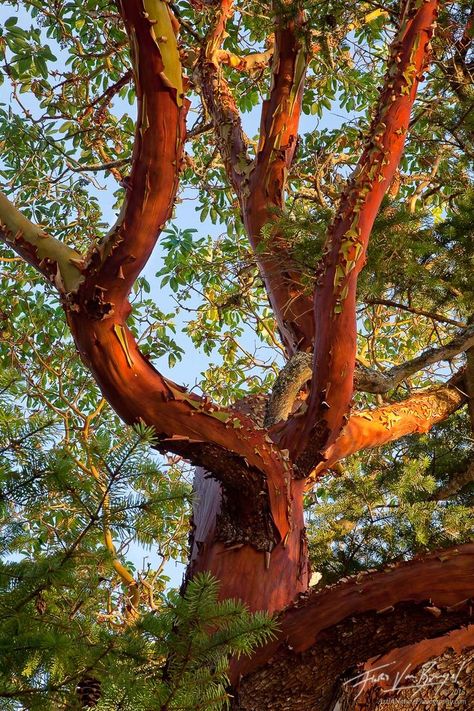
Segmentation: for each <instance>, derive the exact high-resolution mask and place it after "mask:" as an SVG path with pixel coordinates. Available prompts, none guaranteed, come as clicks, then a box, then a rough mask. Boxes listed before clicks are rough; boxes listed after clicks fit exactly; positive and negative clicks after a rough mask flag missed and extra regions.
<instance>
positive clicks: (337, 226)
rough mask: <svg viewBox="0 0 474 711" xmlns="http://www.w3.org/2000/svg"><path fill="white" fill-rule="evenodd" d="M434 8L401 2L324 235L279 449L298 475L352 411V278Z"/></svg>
mask: <svg viewBox="0 0 474 711" xmlns="http://www.w3.org/2000/svg"><path fill="white" fill-rule="evenodd" d="M437 5H438V4H437V2H436V0H431V1H430V2H423V3H417V4H416V5H413V7H412V5H411V3H407V5H406V8H405V9H406V12H405V13H404V14H403V20H402V25H401V27H400V28H399V32H398V34H397V36H396V38H395V40H394V42H393V43H392V46H391V50H390V58H389V64H388V70H387V74H386V78H385V84H384V87H383V89H382V92H381V94H380V99H379V102H378V105H377V107H376V111H375V116H374V119H373V121H372V124H371V128H370V131H369V137H368V140H367V144H366V148H365V150H364V152H363V154H362V156H361V159H360V160H359V163H358V165H357V168H356V170H355V171H354V174H353V175H352V177H351V179H350V180H349V182H348V185H347V188H346V190H345V193H344V195H343V197H342V199H341V203H340V208H339V211H338V215H337V218H336V219H335V221H334V223H333V224H332V226H331V227H330V229H329V233H328V237H327V241H326V245H325V250H324V257H323V260H322V263H321V265H320V269H319V274H318V276H317V283H316V289H315V328H316V334H317V338H316V341H315V356H314V363H313V371H314V375H313V381H312V388H311V394H310V399H309V405H308V410H307V413H306V417H305V418H304V420H303V422H301V418H299V419H296V418H293V420H289V422H288V424H287V427H286V430H285V433H284V435H283V436H282V437H281V438H280V443H281V444H282V446H284V447H286V448H288V449H289V450H290V452H291V453H292V454H293V455H294V456H295V457H296V460H297V465H298V467H299V469H300V471H301V473H302V474H303V475H307V474H308V473H309V472H310V471H311V469H312V468H313V467H314V466H315V465H317V463H318V461H319V460H320V459H321V456H322V451H323V450H324V449H326V448H327V447H328V446H330V445H331V444H332V443H333V442H334V441H335V440H336V438H337V437H338V435H339V432H340V430H341V428H342V426H343V424H344V417H346V416H347V413H348V411H349V408H350V402H351V399H352V394H353V387H354V369H355V359H356V314H355V305H356V287H357V276H358V274H359V272H360V270H361V269H362V266H363V264H364V261H365V254H366V250H367V245H368V241H369V237H370V233H371V230H372V226H373V223H374V220H375V217H376V215H377V212H378V210H379V208H380V205H381V202H382V199H383V196H384V194H385V192H386V190H387V188H388V187H389V185H390V182H391V180H392V177H393V175H394V173H395V170H396V168H397V166H398V164H399V161H400V158H401V156H402V152H403V145H404V142H405V134H406V132H407V129H408V123H409V119H410V112H411V108H412V106H413V102H414V100H415V96H416V92H417V88H418V84H419V81H420V79H421V76H422V72H423V70H424V68H425V66H426V63H427V61H428V57H429V51H430V39H431V36H432V35H433V32H434V29H433V28H434V26H435V20H436V15H437Z"/></svg>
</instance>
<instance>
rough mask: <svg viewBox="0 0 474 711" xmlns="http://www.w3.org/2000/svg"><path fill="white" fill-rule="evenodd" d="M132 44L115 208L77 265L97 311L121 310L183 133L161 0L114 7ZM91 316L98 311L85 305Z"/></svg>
mask: <svg viewBox="0 0 474 711" xmlns="http://www.w3.org/2000/svg"><path fill="white" fill-rule="evenodd" d="M121 11H122V16H123V19H124V22H125V26H126V29H127V33H128V36H129V39H130V46H131V50H132V62H133V70H134V78H135V88H136V94H137V101H138V118H137V125H136V132H135V143H134V150H133V156H132V170H131V174H130V177H129V178H128V179H127V185H126V196H125V201H124V205H123V207H122V210H121V213H120V216H119V218H118V220H117V223H116V224H115V226H114V227H113V228H112V229H111V231H110V232H109V234H108V236H107V237H106V238H105V240H104V241H103V243H102V244H101V245H100V246H99V248H94V249H93V250H92V252H91V253H90V255H89V258H88V261H87V264H86V265H85V266H84V272H85V273H86V279H85V282H84V284H83V285H82V287H81V293H80V294H79V296H78V298H77V302H78V303H80V304H81V308H85V309H86V310H89V311H92V312H93V311H94V309H96V308H97V298H96V291H97V288H100V289H101V293H102V295H103V298H102V302H103V303H104V304H107V306H104V307H103V309H104V310H103V313H102V314H101V315H102V316H103V315H106V313H110V312H111V311H112V310H115V312H118V311H119V310H122V311H126V309H127V308H128V307H127V304H126V297H127V296H128V294H129V292H130V289H131V288H132V285H133V283H134V281H135V279H136V278H137V276H138V274H139V273H140V271H141V270H142V269H143V267H144V265H145V264H146V262H147V260H148V258H149V256H150V254H151V252H152V250H153V247H154V246H155V243H156V240H157V238H158V235H159V233H160V231H161V229H162V227H163V225H164V223H165V222H166V220H167V219H168V217H169V216H170V214H171V211H172V208H173V203H174V199H175V196H176V190H177V186H178V172H179V165H180V161H181V158H182V153H183V142H184V137H185V124H184V121H185V114H186V111H187V106H188V102H187V101H186V100H185V99H184V89H183V79H182V68H181V63H180V58H179V52H178V46H177V40H176V34H175V33H176V21H175V19H174V17H173V16H172V14H171V11H170V9H169V7H168V4H167V3H166V2H164V1H163V0H145V2H144V3H142V2H139V0H134V1H133V2H124V3H122V7H121ZM91 315H93V316H94V317H95V316H97V315H98V314H97V313H92V314H91Z"/></svg>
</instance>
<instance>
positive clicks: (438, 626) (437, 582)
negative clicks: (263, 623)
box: [233, 544, 474, 711]
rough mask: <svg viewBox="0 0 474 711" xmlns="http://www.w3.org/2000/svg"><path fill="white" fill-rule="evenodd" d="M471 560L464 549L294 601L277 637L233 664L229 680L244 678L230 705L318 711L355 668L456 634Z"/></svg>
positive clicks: (473, 549)
mask: <svg viewBox="0 0 474 711" xmlns="http://www.w3.org/2000/svg"><path fill="white" fill-rule="evenodd" d="M473 560H474V544H467V545H464V546H460V547H458V548H455V549H451V550H445V551H440V552H437V553H432V554H430V555H429V556H426V557H425V558H417V559H415V560H412V561H410V562H408V563H403V564H399V565H396V566H393V567H391V568H388V569H386V570H384V571H381V572H372V573H365V574H359V575H357V576H356V577H353V578H349V579H347V578H346V579H343V580H342V581H341V582H340V583H338V584H337V585H335V586H333V587H330V588H325V589H323V590H321V591H316V592H309V593H307V594H305V595H303V596H301V597H300V598H299V600H298V601H297V602H296V603H295V604H294V605H293V606H291V607H289V608H287V610H286V611H285V612H283V613H282V615H281V617H280V632H279V634H278V639H277V640H276V641H274V642H273V643H270V644H268V645H266V646H265V647H263V648H261V649H259V650H257V652H256V653H255V654H254V656H253V658H252V659H251V660H242V661H241V662H237V663H236V664H235V665H234V669H233V678H234V679H237V675H238V674H239V673H240V674H243V676H244V678H243V681H242V682H241V683H240V685H239V690H238V702H239V706H238V707H237V706H236V707H237V708H239V709H241V710H242V711H256V709H261V708H264V707H266V708H272V710H273V711H290V710H292V709H294V708H296V707H297V708H298V709H299V711H309V710H310V709H311V710H312V709H315V708H317V709H319V710H320V711H325V709H328V708H330V704H331V701H332V699H333V694H334V691H335V689H336V687H337V682H338V679H339V678H340V677H341V675H342V674H344V673H345V672H346V671H347V670H348V669H352V668H353V667H354V666H355V665H356V664H358V663H359V662H363V661H366V660H367V659H368V658H370V657H373V656H375V655H377V654H383V653H386V652H388V651H389V650H390V649H393V648H394V647H397V646H402V645H404V644H413V643H415V642H418V641H420V640H423V639H425V638H431V637H439V636H440V635H441V634H444V633H446V632H449V631H450V630H454V629H459V628H460V627H462V626H463V625H465V624H467V623H468V622H469V621H470V620H471V605H470V604H469V599H470V598H472V597H473V596H474V567H473ZM295 700H296V701H297V703H296V704H295Z"/></svg>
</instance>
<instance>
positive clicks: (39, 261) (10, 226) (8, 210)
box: [0, 193, 83, 294]
mask: <svg viewBox="0 0 474 711" xmlns="http://www.w3.org/2000/svg"><path fill="white" fill-rule="evenodd" d="M0 240H1V241H2V242H5V244H7V245H8V246H9V247H11V248H12V249H13V250H14V251H15V252H16V253H17V254H19V255H20V256H21V257H23V259H25V260H26V261H27V262H28V263H29V264H31V265H32V266H33V267H35V268H36V269H37V270H38V271H39V272H41V273H42V274H43V275H44V276H45V277H46V278H47V279H48V280H49V281H51V282H53V284H55V285H56V287H57V288H58V290H59V291H60V292H61V293H63V294H64V293H65V292H67V291H70V290H73V289H77V287H78V286H79V284H80V282H81V281H82V279H83V277H82V276H81V273H80V271H79V268H78V265H79V264H80V263H81V255H80V254H79V252H76V250H74V249H72V248H71V247H68V246H67V245H66V244H64V243H63V242H60V241H59V240H57V239H54V237H51V235H48V233H47V232H46V231H45V230H44V229H43V227H42V226H40V225H35V224H34V223H33V222H30V220H28V218H27V217H25V216H24V215H22V213H21V212H19V210H17V209H16V207H15V206H14V205H13V204H12V203H11V202H10V201H9V200H8V198H7V197H5V195H4V194H3V193H0Z"/></svg>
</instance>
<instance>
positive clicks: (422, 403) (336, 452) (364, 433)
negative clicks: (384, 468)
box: [311, 376, 467, 479]
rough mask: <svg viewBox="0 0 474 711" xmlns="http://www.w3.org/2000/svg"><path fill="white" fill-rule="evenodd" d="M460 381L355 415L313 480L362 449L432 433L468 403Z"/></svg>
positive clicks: (319, 465)
mask: <svg viewBox="0 0 474 711" xmlns="http://www.w3.org/2000/svg"><path fill="white" fill-rule="evenodd" d="M458 381H459V376H457V377H456V378H454V379H452V380H451V382H450V383H448V384H447V385H445V386H443V387H440V388H436V389H434V390H428V391H425V392H421V393H419V394H418V395H413V396H412V397H410V398H408V399H407V400H402V401H401V402H397V403H394V404H393V405H386V406H385V407H378V408H376V409H375V410H363V411H361V412H354V414H353V415H351V417H350V419H349V421H348V422H347V424H346V426H345V427H344V429H343V430H342V432H341V434H340V435H339V437H338V438H337V440H336V441H335V442H334V444H332V445H330V446H329V447H328V448H327V449H326V450H325V451H324V452H323V461H321V462H320V463H319V464H318V465H317V466H316V467H315V468H314V470H313V471H312V473H311V479H313V478H319V477H320V476H321V475H322V474H323V473H324V472H325V471H326V469H328V468H329V467H331V466H333V464H335V463H336V462H338V461H339V460H340V459H343V458H344V457H348V456H349V455H350V454H354V453H355V452H359V451H361V450H362V449H369V448H372V447H380V446H381V445H383V444H386V443H387V442H393V441H394V440H397V439H399V438H400V437H405V436H406V435H410V434H415V433H417V432H428V430H430V429H431V428H432V427H433V426H434V425H436V424H437V423H438V422H442V421H443V420H445V419H446V418H447V417H449V415H451V414H452V413H453V412H455V411H456V410H457V409H459V407H461V405H463V404H464V403H465V402H466V400H467V398H466V395H465V393H464V392H463V390H462V388H459V387H457V385H456V383H457V382H458ZM458 384H459V385H461V383H458Z"/></svg>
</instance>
